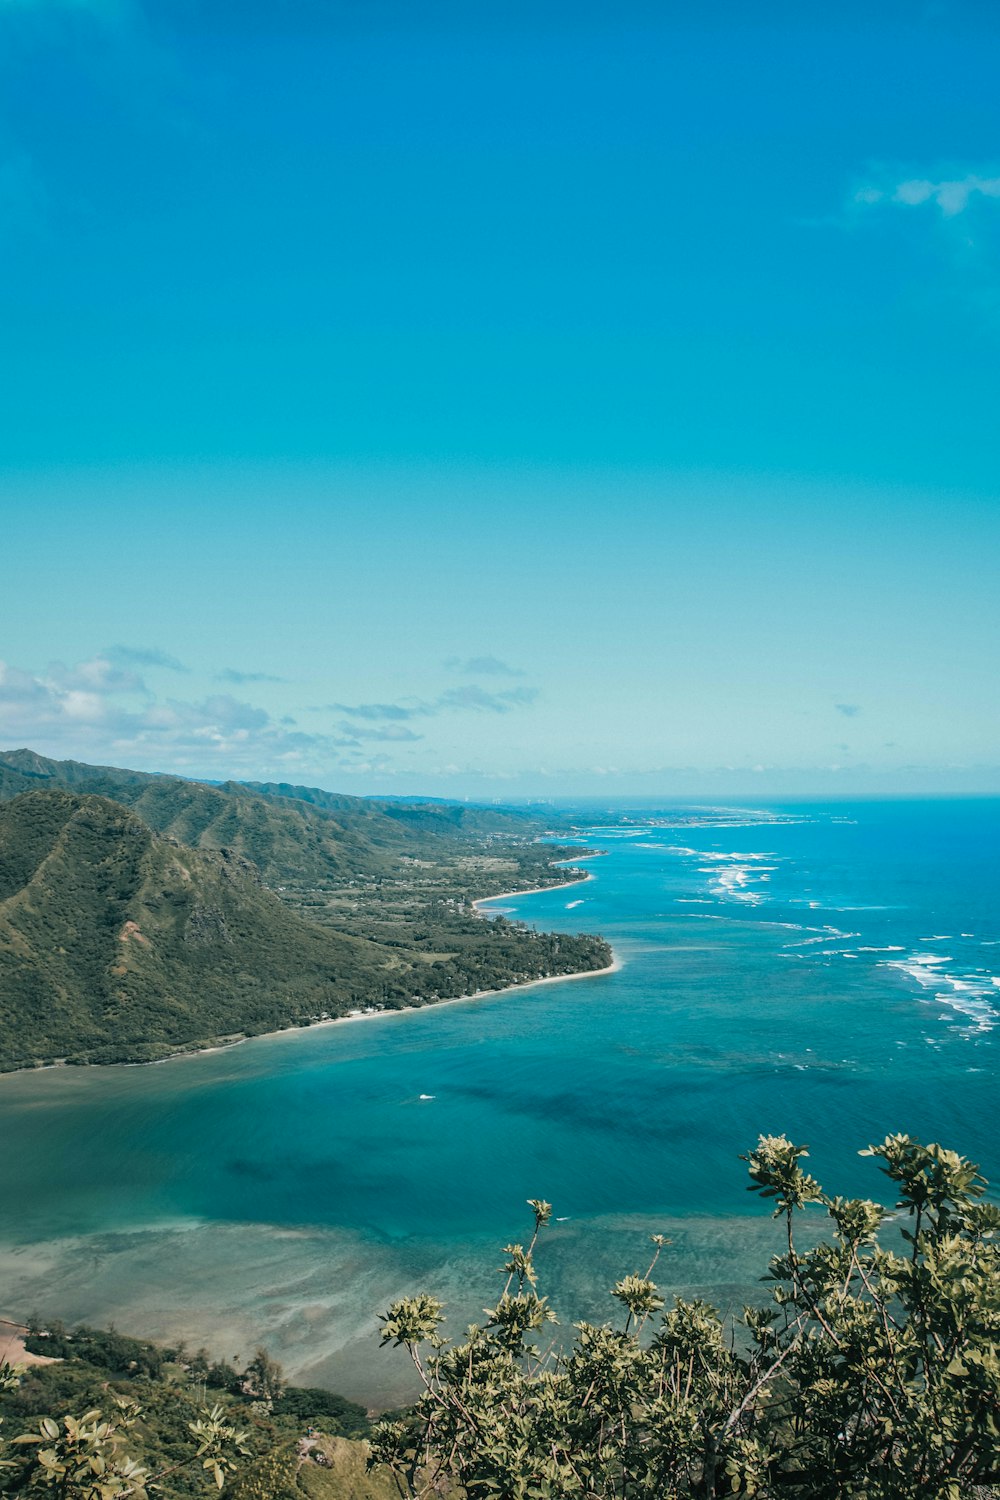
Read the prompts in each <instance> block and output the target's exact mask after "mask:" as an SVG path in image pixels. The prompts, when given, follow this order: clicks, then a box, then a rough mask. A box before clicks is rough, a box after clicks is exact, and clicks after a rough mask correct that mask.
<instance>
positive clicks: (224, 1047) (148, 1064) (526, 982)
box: [0, 850, 623, 1083]
mask: <svg viewBox="0 0 1000 1500" xmlns="http://www.w3.org/2000/svg"><path fill="white" fill-rule="evenodd" d="M603 852H604V851H603V850H595V852H594V853H593V854H582V855H579V856H577V858H578V859H595V858H597V857H598V855H600V854H602V853H603ZM553 864H565V865H568V866H570V867H575V865H576V860H575V859H574V860H561V861H553ZM594 878H595V877H594V875H593V873H592V872H591V871H590V870H587V871H585V872H584V874H583V875H582V876H578V877H577V878H576V879H573V880H560V881H558V882H557V883H556V884H554V885H536V886H532V887H531V888H530V889H529V890H520V891H500V892H498V893H497V895H495V896H480V897H479V898H478V900H476V901H472V902H470V906H471V907H472V909H473V910H474V911H475V913H476V915H477V916H481V917H483V918H484V919H485V920H488V914H487V913H485V912H482V911H480V907H481V906H484V905H485V904H486V903H488V902H491V901H509V900H512V899H513V898H515V897H519V896H540V895H541V894H542V893H543V892H545V891H564V890H569V889H570V887H572V886H575V885H586V883H587V882H588V880H593V879H594ZM608 946H609V947H610V946H611V945H610V944H609V945H608ZM611 955H612V957H611V962H610V963H609V964H606V965H605V966H604V968H602V969H577V970H574V971H573V972H572V973H570V974H545V975H543V976H542V977H541V978H540V979H519V980H518V981H517V983H516V984H505V985H503V986H502V987H501V988H500V989H496V990H474V991H473V992H472V993H471V994H468V995H448V996H446V997H445V998H444V999H440V1000H428V1001H427V1002H426V1003H425V1004H423V1005H404V1006H401V1007H400V1008H399V1009H395V1008H393V1009H387V1010H371V1011H364V1012H362V1013H361V1014H360V1015H346V1016H329V1017H328V1018H327V1019H326V1020H322V1021H308V1022H305V1023H304V1024H303V1025H299V1026H280V1027H278V1028H277V1029H276V1030H274V1031H261V1032H258V1033H256V1034H255V1035H253V1036H234V1037H233V1038H232V1039H231V1040H226V1041H219V1042H209V1043H207V1044H206V1045H205V1046H203V1047H202V1046H198V1044H197V1043H191V1044H190V1045H189V1046H186V1047H178V1048H177V1049H176V1050H175V1051H173V1052H168V1053H167V1054H166V1056H165V1057H153V1058H148V1059H146V1060H144V1061H142V1062H129V1061H128V1060H123V1061H122V1062H113V1063H72V1062H64V1061H58V1062H46V1063H39V1064H38V1065H37V1066H34V1067H32V1066H30V1065H26V1066H25V1067H23V1068H8V1069H6V1070H4V1071H3V1072H0V1083H2V1080H3V1079H4V1078H5V1077H14V1076H16V1075H17V1074H20V1073H44V1072H48V1071H49V1070H50V1069H53V1068H77V1069H79V1070H80V1071H81V1072H84V1071H85V1070H86V1069H88V1068H100V1067H104V1068H158V1067H160V1066H162V1065H163V1064H164V1063H172V1062H179V1061H181V1059H183V1058H190V1057H206V1056H208V1055H209V1054H211V1053H214V1052H230V1051H231V1050H232V1049H233V1048H234V1047H242V1046H243V1045H244V1043H246V1042H262V1041H269V1040H274V1039H275V1038H277V1037H282V1036H298V1035H300V1034H301V1033H302V1032H306V1031H317V1030H319V1029H320V1028H321V1027H325V1026H340V1025H342V1024H344V1023H346V1022H351V1021H377V1020H379V1019H382V1018H385V1017H387V1016H406V1015H417V1014H419V1013H420V1012H422V1011H427V1010H437V1008H438V1007H439V1006H441V1005H458V1004H467V1003H468V1002H470V1001H473V1000H487V999H491V998H492V997H494V996H496V995H507V994H510V993H511V992H512V991H513V990H525V989H529V988H530V987H531V986H532V985H536V984H561V983H564V982H565V981H566V980H568V979H600V978H602V977H604V976H606V975H608V974H616V973H617V972H618V971H619V969H621V968H622V967H623V963H622V960H621V958H620V957H619V955H618V954H617V953H616V952H615V950H614V949H613V948H612V949H611Z"/></svg>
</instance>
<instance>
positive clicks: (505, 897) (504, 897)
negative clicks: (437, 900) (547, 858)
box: [470, 854, 596, 983]
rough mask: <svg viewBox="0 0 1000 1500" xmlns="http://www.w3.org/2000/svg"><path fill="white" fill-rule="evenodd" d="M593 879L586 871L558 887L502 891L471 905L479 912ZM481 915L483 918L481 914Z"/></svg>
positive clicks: (481, 897)
mask: <svg viewBox="0 0 1000 1500" xmlns="http://www.w3.org/2000/svg"><path fill="white" fill-rule="evenodd" d="M585 857H586V858H587V859H595V858H596V855H593V854H588V855H586V856H585ZM593 879H594V874H593V871H592V870H585V871H584V873H583V875H581V876H578V877H577V878H576V879H575V880H560V881H559V882H558V883H557V884H556V885H533V886H532V887H531V889H530V890H527V891H500V893H499V894H498V895H496V896H480V897H479V900H478V901H473V902H471V903H470V904H471V906H472V909H473V911H476V912H479V908H480V907H481V906H485V905H486V903H487V902H489V901H512V900H514V899H515V898H516V897H518V896H541V895H542V894H543V893H544V892H545V891H568V890H570V888H571V887H572V886H574V885H586V884H587V881H588V880H593ZM479 914H480V916H482V913H481V912H480V913H479ZM588 972H589V970H586V969H585V970H584V973H588ZM540 982H541V981H539V983H540Z"/></svg>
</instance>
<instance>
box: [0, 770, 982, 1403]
mask: <svg viewBox="0 0 1000 1500" xmlns="http://www.w3.org/2000/svg"><path fill="white" fill-rule="evenodd" d="M630 815H631V816H633V817H636V818H637V819H641V818H642V817H644V816H652V817H655V818H657V819H658V820H659V821H658V822H657V823H655V824H653V825H648V824H644V823H641V822H637V824H636V826H635V827H633V828H630V829H626V830H622V829H614V830H612V829H606V830H604V831H602V830H601V827H600V823H601V815H600V814H599V813H598V812H597V810H593V811H592V813H591V816H592V817H593V818H594V820H595V831H594V832H593V833H592V834H591V835H590V838H589V842H590V845H591V847H600V848H603V849H605V850H606V851H607V852H606V853H605V854H603V855H602V856H601V857H599V858H595V859H592V860H591V861H590V862H589V864H588V868H589V869H590V870H591V871H592V877H593V878H592V879H591V880H589V881H588V882H587V883H586V884H585V885H580V886H576V887H570V888H566V889H561V890H553V891H550V892H546V893H543V894H540V895H534V896H529V897H522V898H519V899H517V900H510V899H504V900H500V901H498V902H497V903H495V909H498V910H499V909H502V910H504V911H505V912H507V913H513V914H515V915H516V916H518V917H519V918H521V919H522V920H524V921H527V922H530V923H533V924H536V925H537V926H539V927H545V928H562V929H564V930H565V929H572V930H577V931H581V930H583V931H600V932H603V933H604V934H605V935H606V936H607V937H608V938H609V939H610V940H611V942H612V943H613V945H614V947H615V950H616V954H617V955H618V957H619V959H620V960H621V964H622V967H621V969H620V970H619V971H618V972H617V973H614V974H610V975H607V976H605V977H598V978H589V979H583V980H579V981H569V982H565V983H558V984H543V985H536V986H532V987H529V988H525V989H523V990H518V991H513V992H509V993H507V994H505V995H502V996H496V997H491V998H486V999H480V1000H474V1001H469V1002H460V1003H457V1004H453V1005H448V1006H438V1007H433V1008H429V1009H426V1010H423V1011H419V1012H412V1013H406V1014H404V1015H391V1016H384V1017H378V1018H375V1019H371V1020H365V1021H360V1022H356V1023H345V1024H337V1025H334V1026H327V1027H322V1028H316V1029H313V1030H310V1031H306V1032H299V1033H285V1034H283V1035H280V1036H276V1037H272V1038H264V1039H260V1040H258V1041H254V1042H251V1043H247V1044H244V1045H243V1046H240V1047H236V1048H232V1049H230V1050H227V1051H223V1052H217V1053H212V1054H203V1055H201V1056H198V1057H191V1058H183V1059H178V1060H175V1061H172V1062H170V1063H167V1064H163V1065H160V1066H157V1067H151V1068H150V1067H147V1068H102V1069H88V1070H76V1069H53V1070H47V1071H45V1072H41V1073H34V1074H19V1075H12V1076H7V1077H4V1078H2V1079H0V1122H2V1129H3V1142H4V1147H3V1151H2V1154H0V1192H2V1197H3V1204H4V1209H5V1212H4V1214H3V1221H2V1228H0V1271H2V1273H3V1281H2V1284H0V1285H2V1290H0V1306H2V1307H4V1308H6V1309H7V1310H9V1311H12V1312H16V1313H19V1314H22V1315H23V1314H26V1313H28V1312H30V1311H32V1310H35V1309H37V1310H38V1311H39V1312H40V1313H42V1314H43V1315H48V1316H60V1317H63V1318H65V1319H67V1320H71V1321H73V1320H82V1319H86V1320H89V1321H94V1322H98V1321H104V1322H107V1321H110V1320H112V1319H113V1320H114V1321H115V1322H116V1323H117V1325H118V1326H119V1327H122V1328H127V1329H131V1330H134V1331H135V1332H138V1333H146V1334H150V1335H153V1336H160V1337H174V1336H180V1335H183V1336H185V1337H186V1338H187V1339H188V1340H189V1341H193V1342H194V1343H195V1344H200V1343H206V1344H208V1345H209V1347H210V1348H211V1349H212V1350H213V1351H214V1352H216V1353H218V1354H223V1355H232V1354H236V1353H239V1354H241V1355H242V1356H246V1355H248V1354H249V1353H250V1352H252V1349H253V1347H254V1346H255V1344H257V1343H259V1342H264V1343H265V1344H267V1346H268V1348H269V1349H270V1350H271V1352H272V1353H273V1354H275V1355H277V1356H278V1357H279V1358H280V1359H281V1360H282V1361H283V1362H284V1363H285V1365H286V1367H287V1368H288V1369H289V1370H290V1371H291V1372H292V1373H294V1375H295V1376H296V1378H297V1379H299V1380H301V1381H308V1382H313V1383H316V1382H324V1383H329V1384H331V1385H335V1386H337V1387H338V1388H340V1389H342V1390H344V1391H345V1392H346V1393H348V1394H351V1395H356V1396H359V1397H361V1398H362V1399H366V1400H368V1401H371V1402H373V1403H378V1402H383V1401H392V1400H395V1399H397V1398H399V1397H400V1396H402V1395H404V1394H405V1393H406V1392H407V1391H408V1390H409V1385H408V1372H407V1370H406V1367H405V1365H404V1364H403V1362H402V1361H401V1360H400V1359H399V1357H398V1356H397V1355H394V1354H390V1353H388V1352H379V1351H378V1350H377V1347H376V1344H377V1339H376V1327H377V1318H376V1315H377V1313H378V1312H379V1311H380V1310H381V1309H382V1308H384V1306H385V1304H386V1303H387V1302H388V1300H389V1299H390V1298H392V1297H394V1296H397V1295H399V1294H401V1293H402V1292H404V1291H406V1290H414V1289H417V1288H419V1287H422V1288H426V1289H428V1290H431V1291H434V1292H436V1293H437V1294H438V1295H440V1296H443V1297H444V1298H445V1300H446V1301H447V1302H448V1304H449V1306H450V1307H451V1308H452V1309H453V1313H454V1316H455V1318H456V1319H460V1320H462V1321H465V1320H468V1319H470V1318H473V1317H476V1316H478V1315H479V1314H480V1312H481V1309H482V1308H483V1307H484V1306H485V1305H486V1303H487V1302H488V1301H489V1300H490V1298H491V1297H492V1295H493V1293H494V1291H495V1288H496V1284H497V1278H496V1276H495V1274H494V1273H495V1268H496V1267H497V1266H498V1264H499V1262H500V1260H501V1247H502V1246H503V1244H504V1243H506V1242H507V1241H508V1240H509V1239H511V1238H518V1237H521V1236H522V1235H523V1233H524V1232H525V1230H526V1228H527V1209H526V1207H525V1199H526V1198H528V1197H533V1196H544V1197H546V1198H549V1199H550V1200H551V1201H552V1202H553V1203H554V1205H555V1212H556V1214H557V1215H558V1216H559V1220H560V1222H559V1223H557V1224H556V1225H555V1226H554V1228H553V1229H552V1231H551V1232H550V1234H549V1236H548V1238H547V1239H546V1240H545V1241H544V1243H543V1246H542V1249H541V1252H540V1255H539V1266H540V1271H541V1275H542V1279H543V1283H544V1285H543V1288H542V1289H543V1290H547V1291H550V1292H551V1294H552V1297H553V1300H554V1302H555V1305H556V1307H557V1309H558V1310H559V1312H560V1314H561V1316H562V1318H563V1319H564V1321H567V1322H569V1321H571V1320H572V1319H573V1318H576V1317H579V1316H582V1315H588V1316H600V1315H603V1313H604V1311H605V1310H609V1311H610V1305H609V1303H608V1300H607V1297H606V1289H607V1287H608V1286H609V1285H610V1284H611V1282H612V1281H613V1280H614V1279H615V1278H616V1277H617V1276H618V1275H620V1274H622V1273H623V1272H625V1271H631V1270H636V1269H639V1268H642V1267H644V1265H645V1261H646V1259H648V1257H647V1243H646V1236H647V1235H648V1234H649V1233H650V1232H652V1231H654V1230H660V1229H665V1230H666V1231H667V1232H668V1233H669V1234H670V1235H671V1236H672V1238H673V1240H674V1244H673V1246H672V1247H671V1250H670V1251H669V1253H668V1257H667V1259H666V1260H665V1261H664V1262H663V1263H661V1272H662V1274H661V1281H662V1283H663V1284H664V1285H665V1286H668V1287H670V1288H672V1289H675V1290H677V1291H683V1292H684V1293H686V1294H689V1293H690V1292H691V1291H692V1290H694V1289H697V1290H699V1291H700V1292H703V1293H706V1294H708V1295H712V1296H713V1297H715V1298H716V1299H717V1300H719V1301H721V1302H722V1303H724V1304H725V1305H726V1306H730V1305H739V1304H740V1303H741V1302H742V1301H743V1300H744V1299H745V1298H746V1297H747V1296H749V1295H753V1293H754V1283H755V1278H756V1277H757V1276H758V1275H759V1273H760V1271H761V1270H762V1269H763V1263H764V1261H765V1260H766V1257H767V1254H768V1253H769V1252H770V1250H771V1248H772V1247H773V1248H777V1241H776V1239H775V1237H774V1232H773V1229H772V1226H771V1224H770V1221H769V1219H768V1217H767V1213H766V1210H765V1209H764V1208H763V1206H762V1205H760V1204H758V1203H757V1202H756V1200H755V1199H754V1198H753V1196H752V1195H750V1194H748V1193H747V1192H746V1190H745V1176H744V1172H745V1169H744V1168H743V1166H742V1164H741V1163H740V1162H739V1161H738V1159H737V1157H738V1153H739V1152H740V1151H744V1150H746V1149H747V1147H748V1145H749V1144H751V1143H752V1142H753V1140H754V1139H755V1138H756V1135H757V1134H758V1133H759V1132H760V1131H767V1132H776V1131H785V1132H787V1133H789V1134H791V1135H793V1136H795V1137H796V1139H798V1140H802V1141H808V1142H809V1144H810V1146H811V1148H812V1168H813V1170H814V1171H815V1172H816V1174H817V1175H818V1176H819V1177H820V1178H821V1180H822V1181H824V1183H826V1184H827V1185H828V1186H829V1187H830V1188H831V1189H835V1190H837V1191H841V1192H861V1193H865V1194H866V1195H869V1196H878V1195H880V1193H881V1179H880V1177H879V1175H878V1173H877V1171H876V1170H875V1169H874V1168H873V1166H872V1164H871V1163H870V1162H863V1161H861V1160H859V1158H858V1157H857V1154H856V1153H857V1150H858V1148H859V1147H861V1146H864V1145H866V1144H867V1143H868V1142H869V1141H870V1140H872V1139H876V1138H880V1137H881V1136H882V1135H884V1134H885V1133H886V1132H888V1131H891V1130H897V1129H904V1130H909V1131H910V1132H911V1133H914V1134H918V1135H921V1136H923V1137H924V1138H931V1137H933V1138H936V1139H940V1140H943V1141H944V1142H946V1143H947V1144H950V1145H953V1146H955V1147H957V1148H958V1149H960V1150H962V1151H964V1152H966V1153H968V1154H970V1155H972V1156H974V1157H975V1158H976V1160H978V1161H980V1162H981V1163H982V1164H983V1168H984V1170H985V1171H986V1172H987V1173H988V1174H989V1175H991V1176H992V1177H994V1178H995V1179H1000V1142H998V1139H997V1132H996V1128H995V1125H994V1119H993V1110H994V1107H995V1105H994V1101H995V1094H996V1085H997V1079H996V1064H997V1049H996V1035H997V1033H996V1030H995V1027H996V1025H997V1023H998V1022H1000V987H998V983H997V976H998V975H1000V854H998V850H1000V803H998V802H996V801H976V800H972V799H967V800H962V801H952V802H930V801H925V802H914V803H902V802H900V803H863V804H858V805H852V806H845V805H843V804H838V805H835V806H825V807H824V806H805V805H797V806H794V807H792V806H788V807H783V808H771V809H768V810H767V811H766V813H765V811H764V810H762V809H752V810H750V811H749V812H748V813H747V816H746V820H745V822H743V823H742V824H740V823H739V820H737V824H736V825H735V826H734V825H733V824H732V821H731V820H732V813H731V812H730V813H728V814H726V815H725V816H726V817H727V818H728V819H729V820H730V821H729V822H728V824H721V823H720V821H719V819H720V817H721V816H722V815H721V814H718V815H717V814H713V813H712V812H711V811H710V810H702V811H700V812H699V813H697V814H694V813H693V812H692V810H691V809H686V810H684V811H683V813H682V814H681V815H680V818H682V819H683V820H684V821H680V820H679V818H678V817H673V816H672V814H671V813H670V812H669V811H664V810H656V809H652V810H650V809H646V810H638V809H632V810H630ZM692 816H695V817H697V819H698V821H697V822H695V823H691V822H690V821H687V820H689V819H690V818H691V817H692ZM672 820H673V822H674V824H675V826H670V824H671V821H672ZM421 1096H430V1097H421ZM882 1196H885V1194H882Z"/></svg>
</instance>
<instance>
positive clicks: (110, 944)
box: [0, 790, 391, 1067]
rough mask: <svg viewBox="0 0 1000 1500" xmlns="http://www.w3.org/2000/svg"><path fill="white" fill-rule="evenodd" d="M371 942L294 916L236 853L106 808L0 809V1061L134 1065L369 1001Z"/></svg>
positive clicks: (73, 804)
mask: <svg viewBox="0 0 1000 1500" xmlns="http://www.w3.org/2000/svg"><path fill="white" fill-rule="evenodd" d="M390 962H391V955H389V954H388V953H387V952H386V950H384V949H382V948H380V947H379V946H378V945H377V944H375V943H370V942H367V941H365V940H364V939H362V938H358V937H353V936H348V935H346V934H342V933H334V932H329V931H326V930H324V929H323V928H321V927H317V926H314V925H313V924H312V923H309V922H306V921H304V920H303V919H302V918H300V917H298V916H297V915H296V914H295V913H294V912H291V911H289V910H288V909H287V908H286V907H285V906H284V905H283V904H282V902H281V901H280V900H279V899H278V898H277V897H276V896H275V895H273V894H272V893H271V892H270V891H268V890H267V889H266V888H265V887H264V886H263V885H262V883H261V880H260V875H259V873H258V872H257V870H256V869H255V867H254V866H253V865H252V864H251V863H250V862H249V861H248V860H246V859H244V858H243V857H242V856H240V855H238V854H235V853H232V852H230V851H226V852H211V853H206V852H201V851H197V850H194V849H186V848H184V847H182V846H181V845H180V844H177V843H175V842H174V841H173V840H169V839H164V838H160V837H158V836H157V835H156V834H154V833H153V832H152V830H151V829H150V828H149V827H148V826H147V825H146V824H145V823H144V822H143V821H142V820H141V819H140V818H138V817H137V816H136V815H135V814H134V813H132V812H130V811H128V810H127V809H126V808H123V807H121V806H120V805H118V804H117V803H115V802H111V801H110V800H108V799H107V798H105V797H97V796H93V795H90V794H83V795H80V794H77V793H73V792H68V791H60V790H52V791H39V792H29V793H26V794H24V795H22V796H20V797H18V798H17V799H16V800H14V801H13V802H11V803H9V804H8V805H6V806H4V807H3V808H0V1065H3V1066H6V1067H11V1066H18V1065H22V1064H24V1063H26V1062H31V1061H33V1060H35V1059H48V1058H53V1057H63V1056H68V1057H72V1058H75V1059H80V1060H90V1061H97V1060H101V1059H103V1058H112V1057H113V1058H115V1059H118V1058H126V1057H127V1058H144V1057H151V1056H156V1055H158V1054H162V1053H163V1052H165V1051H168V1050H170V1049H171V1048H175V1047H178V1046H183V1045H186V1044H188V1043H190V1042H192V1041H195V1040H209V1039H211V1038H214V1037H219V1036H225V1035H229V1034H232V1033H247V1032H254V1031H266V1030H269V1029H272V1028H276V1027H279V1026H281V1025H287V1024H288V1023H289V1022H294V1021H304V1020H307V1019H310V1018H315V1017H316V1016H318V1015H319V1014H321V1013H322V1012H323V1011H329V1012H331V1013H334V1014H335V1013H337V1012H338V1011H343V1010H345V1009H347V1008H348V1007H349V1005H350V1004H351V1002H352V1001H356V1000H357V999H359V998H360V999H364V998H367V997H368V995H369V994H370V993H371V991H372V989H373V979H374V978H375V977H376V976H377V975H378V974H379V972H380V971H384V970H385V968H386V966H387V964H389V963H390Z"/></svg>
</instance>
